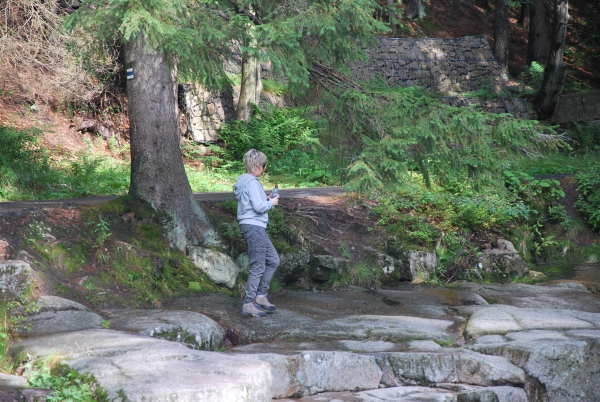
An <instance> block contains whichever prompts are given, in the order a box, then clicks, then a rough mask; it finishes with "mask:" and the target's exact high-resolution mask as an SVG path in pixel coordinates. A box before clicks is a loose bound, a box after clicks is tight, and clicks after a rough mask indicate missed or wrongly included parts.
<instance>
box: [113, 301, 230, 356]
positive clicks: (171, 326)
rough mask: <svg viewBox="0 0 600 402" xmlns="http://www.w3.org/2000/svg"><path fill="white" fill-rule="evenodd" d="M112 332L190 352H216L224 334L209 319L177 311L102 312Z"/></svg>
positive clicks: (220, 345)
mask: <svg viewBox="0 0 600 402" xmlns="http://www.w3.org/2000/svg"><path fill="white" fill-rule="evenodd" d="M102 313H103V314H104V316H105V317H106V318H107V319H108V321H109V324H110V327H111V328H112V329H116V330H120V331H125V332H129V333H134V334H137V335H145V336H152V337H155V338H160V339H166V340H169V341H175V342H180V343H183V344H184V345H185V346H187V347H189V348H191V349H202V350H216V349H219V348H220V347H222V346H223V340H224V338H225V330H224V329H223V328H221V326H220V325H219V324H217V323H216V322H215V321H213V320H211V319H210V318H208V317H206V316H204V315H202V314H199V313H196V312H193V311H181V310H105V311H103V312H102Z"/></svg>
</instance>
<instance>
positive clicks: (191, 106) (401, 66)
mask: <svg viewBox="0 0 600 402" xmlns="http://www.w3.org/2000/svg"><path fill="white" fill-rule="evenodd" d="M367 53H368V55H369V60H368V62H366V63H359V64H357V65H355V66H354V67H353V68H352V71H353V73H354V75H355V76H356V78H358V79H373V78H376V77H383V78H384V79H385V80H386V81H387V82H389V83H390V84H391V85H399V86H403V87H407V86H413V85H419V86H422V87H424V88H427V89H429V90H430V91H432V92H434V93H439V94H440V99H441V100H442V102H444V103H446V104H448V105H453V106H468V105H478V106H481V107H482V108H483V109H484V110H486V111H488V112H491V113H510V114H512V115H513V116H515V117H517V118H522V119H529V117H530V114H529V108H528V105H527V102H526V101H524V100H522V99H516V98H510V97H505V96H502V95H501V94H502V93H504V92H505V90H506V82H505V81H504V79H503V78H502V75H501V73H500V69H499V68H498V63H496V59H495V58H494V55H493V53H492V49H491V48H490V45H489V43H488V41H487V38H486V37H485V36H470V37H464V38H452V39H435V38H427V39H407V38H380V39H379V46H377V47H375V48H374V49H371V50H369V51H368V52H367ZM240 63H241V58H240V57H239V55H236V57H235V58H234V60H232V61H230V62H229V63H227V66H226V70H227V71H228V72H230V73H232V74H240V73H241V68H240ZM261 67H262V76H263V77H267V76H268V74H269V66H268V64H264V63H263V64H262V65H261ZM483 88H488V90H489V92H490V93H491V94H498V95H497V96H487V97H486V98H478V97H473V96H465V94H467V93H469V92H475V91H477V90H480V89H483ZM237 96H239V88H232V89H231V90H230V91H224V92H221V93H218V94H213V93H210V92H208V91H206V90H204V89H203V88H201V87H200V86H198V85H191V84H185V85H183V86H182V92H181V96H180V97H181V99H182V103H184V104H183V105H182V107H183V110H185V115H186V121H187V123H186V124H185V130H186V131H187V132H186V135H187V137H189V138H190V139H192V140H193V141H195V142H198V143H202V144H209V143H214V142H216V140H217V130H218V129H219V127H220V126H221V124H223V123H224V122H227V121H230V120H231V119H233V118H234V116H235V110H234V105H235V102H236V101H237ZM263 102H264V103H270V104H275V105H277V106H282V105H283V100H282V99H276V98H275V97H273V96H271V95H269V94H265V93H263V94H262V96H261V103H263Z"/></svg>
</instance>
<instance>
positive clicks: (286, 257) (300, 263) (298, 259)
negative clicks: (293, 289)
mask: <svg viewBox="0 0 600 402" xmlns="http://www.w3.org/2000/svg"><path fill="white" fill-rule="evenodd" d="M279 258H280V260H281V263H280V264H279V268H277V271H275V277H276V278H279V279H281V280H282V281H283V282H285V283H294V282H296V281H298V279H300V277H302V275H304V272H305V271H306V268H307V267H308V263H309V261H310V254H309V253H308V251H305V250H299V251H298V252H296V253H286V254H281V255H280V256H279Z"/></svg>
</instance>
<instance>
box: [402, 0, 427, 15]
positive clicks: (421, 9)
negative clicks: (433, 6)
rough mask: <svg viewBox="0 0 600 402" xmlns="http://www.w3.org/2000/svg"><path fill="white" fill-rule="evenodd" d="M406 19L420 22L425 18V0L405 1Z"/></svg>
mask: <svg viewBox="0 0 600 402" xmlns="http://www.w3.org/2000/svg"><path fill="white" fill-rule="evenodd" d="M404 4H406V8H405V9H404V18H407V19H409V20H419V19H422V18H425V3H424V2H423V0H404Z"/></svg>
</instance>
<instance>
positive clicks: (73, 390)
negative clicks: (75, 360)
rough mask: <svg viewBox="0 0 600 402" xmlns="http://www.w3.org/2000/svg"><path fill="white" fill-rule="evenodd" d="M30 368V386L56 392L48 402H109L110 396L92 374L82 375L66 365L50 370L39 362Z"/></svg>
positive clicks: (56, 366) (55, 366) (59, 365)
mask: <svg viewBox="0 0 600 402" xmlns="http://www.w3.org/2000/svg"><path fill="white" fill-rule="evenodd" d="M29 368H30V370H31V375H30V376H29V379H28V382H29V385H31V386H32V387H35V388H50V389H53V390H54V393H53V394H52V395H50V396H48V397H46V400H47V401H48V402H61V401H65V402H108V394H107V393H106V391H104V390H103V389H102V388H100V386H99V385H98V383H97V381H96V379H95V378H94V377H93V376H92V375H90V374H80V373H78V372H77V371H75V370H73V369H71V368H70V367H69V366H67V365H66V364H57V365H54V367H52V369H50V368H49V367H48V366H46V365H45V364H44V363H41V362H39V363H37V364H29Z"/></svg>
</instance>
